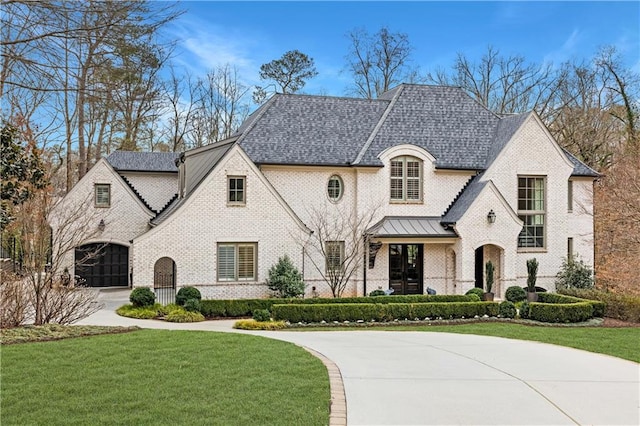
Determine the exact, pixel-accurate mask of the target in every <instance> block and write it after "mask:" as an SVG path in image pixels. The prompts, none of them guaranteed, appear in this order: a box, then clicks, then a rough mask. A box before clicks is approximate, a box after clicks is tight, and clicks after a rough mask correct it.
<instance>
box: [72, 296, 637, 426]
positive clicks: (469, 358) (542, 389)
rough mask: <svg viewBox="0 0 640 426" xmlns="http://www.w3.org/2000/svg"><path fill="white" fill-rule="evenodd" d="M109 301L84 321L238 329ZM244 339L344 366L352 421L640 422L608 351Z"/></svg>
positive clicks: (342, 337)
mask: <svg viewBox="0 0 640 426" xmlns="http://www.w3.org/2000/svg"><path fill="white" fill-rule="evenodd" d="M104 301H105V305H106V306H105V309H103V310H102V311H100V312H98V313H96V314H94V315H93V316H91V317H90V318H87V319H85V320H83V321H82V322H81V323H82V324H96V325H139V326H141V327H146V328H172V329H191V330H211V331H227V332H229V331H232V329H231V324H233V321H206V322H203V323H192V324H175V323H165V322H162V321H141V320H132V319H128V318H123V317H119V316H117V315H116V314H115V313H114V312H113V308H114V307H115V306H120V305H121V304H123V303H125V302H126V298H125V301H124V302H123V301H121V300H118V301H116V300H111V299H109V298H108V296H107V299H106V300H104ZM120 302H122V303H120ZM236 331H237V330H236ZM244 333H249V334H254V335H261V336H265V337H269V338H274V339H279V340H285V341H289V342H293V343H295V344H297V345H301V346H305V347H308V348H311V349H313V350H315V351H317V352H319V353H321V354H323V355H324V356H326V357H327V358H329V359H331V360H332V361H333V362H335V364H336V365H337V366H338V368H339V369H340V371H341V373H342V378H343V382H344V388H345V393H346V398H347V422H348V424H349V425H379V424H386V425H423V424H424V425H426V424H436V425H445V424H457V425H485V424H487V425H564V424H580V425H639V424H640V364H637V363H634V362H631V361H625V360H622V359H618V358H614V357H610V356H606V355H599V354H594V353H590V352H585V351H580V350H577V349H571V348H565V347H561V346H554V345H548V344H543V343H536V342H526V341H519V340H511V339H503V338H496V337H486V336H473V335H463V334H450V333H427V332H406V331H402V332H391V331H344V332H338V331H326V332H295V331H287V332H244ZM639 349H640V343H639Z"/></svg>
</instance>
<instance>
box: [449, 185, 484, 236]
mask: <svg viewBox="0 0 640 426" xmlns="http://www.w3.org/2000/svg"><path fill="white" fill-rule="evenodd" d="M487 183H488V181H481V180H480V175H478V176H475V177H474V178H473V180H472V181H471V182H469V184H468V185H467V187H466V188H465V190H464V191H462V193H461V194H460V196H459V197H458V199H457V200H456V201H455V202H454V203H453V204H452V205H451V207H449V210H447V212H446V213H445V214H444V216H442V223H443V224H449V223H456V222H457V221H458V220H460V218H462V216H464V214H465V213H466V212H467V210H468V209H469V207H471V204H473V202H474V201H475V199H476V198H477V197H478V195H480V193H481V192H482V190H483V189H484V187H485V186H486V185H487Z"/></svg>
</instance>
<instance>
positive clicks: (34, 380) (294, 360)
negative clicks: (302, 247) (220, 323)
mask: <svg viewBox="0 0 640 426" xmlns="http://www.w3.org/2000/svg"><path fill="white" fill-rule="evenodd" d="M1 387H2V394H1V398H2V401H1V405H2V425H3V426H5V425H26V424H43V425H44V424H46V425H62V424H64V425H74V424H76V425H86V424H129V425H151V424H189V425H197V424H207V425H248V424H259V425H289V424H291V425H294V424H305V425H320V424H328V422H329V400H330V393H329V379H328V374H327V371H326V369H325V367H324V365H323V364H322V362H321V361H320V360H318V359H317V358H315V357H314V356H312V355H311V354H309V353H307V352H306V351H305V350H304V349H302V348H299V347H297V346H295V345H293V344H290V343H286V342H281V341H276V340H270V339H266V338H262V337H258V336H247V335H239V334H231V333H229V334H227V333H214V332H209V331H203V332H198V331H166V330H140V331H134V332H130V333H126V334H118V335H102V336H92V337H85V338H79V339H67V340H59V341H53V342H41V343H28V344H19V345H9V346H5V347H3V348H2V384H1Z"/></svg>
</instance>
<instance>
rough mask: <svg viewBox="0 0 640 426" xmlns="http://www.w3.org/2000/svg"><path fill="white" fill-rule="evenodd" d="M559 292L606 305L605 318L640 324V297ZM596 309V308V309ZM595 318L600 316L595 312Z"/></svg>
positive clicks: (563, 290)
mask: <svg viewBox="0 0 640 426" xmlns="http://www.w3.org/2000/svg"><path fill="white" fill-rule="evenodd" d="M558 292H560V293H562V294H565V295H568V296H574V297H580V298H582V299H589V300H597V301H600V302H602V303H604V304H605V307H604V313H603V316H605V317H607V318H615V319H619V320H622V321H630V322H636V323H640V297H638V296H628V295H623V294H616V293H609V292H606V291H602V290H596V289H576V288H572V289H561V290H558ZM594 308H595V307H594ZM594 316H598V315H597V314H596V313H595V312H594Z"/></svg>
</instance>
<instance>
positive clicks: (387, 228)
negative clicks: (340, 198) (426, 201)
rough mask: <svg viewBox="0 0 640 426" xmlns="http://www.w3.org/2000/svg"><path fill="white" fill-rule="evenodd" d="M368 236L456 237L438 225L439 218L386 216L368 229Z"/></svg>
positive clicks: (453, 233)
mask: <svg viewBox="0 0 640 426" xmlns="http://www.w3.org/2000/svg"><path fill="white" fill-rule="evenodd" d="M367 233H368V234H370V235H373V236H374V237H380V238H385V237H391V238H393V237H402V238H412V237H414V238H415V237H443V238H446V237H457V235H456V233H455V231H453V230H452V229H446V228H445V227H444V226H442V225H441V224H440V218H439V217H428V216H421V217H420V216H417V217H405V216H402V217H393V216H387V217H385V218H384V219H382V220H381V221H380V222H378V223H377V224H375V225H374V226H372V227H371V228H369V230H368V231H367Z"/></svg>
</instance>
